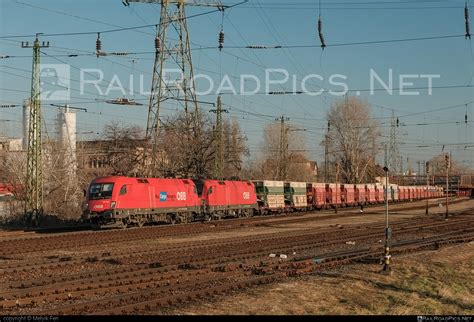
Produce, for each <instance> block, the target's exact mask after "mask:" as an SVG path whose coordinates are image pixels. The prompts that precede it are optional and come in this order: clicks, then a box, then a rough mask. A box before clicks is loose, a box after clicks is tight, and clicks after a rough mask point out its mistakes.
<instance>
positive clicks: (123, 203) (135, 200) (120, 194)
mask: <svg viewBox="0 0 474 322" xmlns="http://www.w3.org/2000/svg"><path fill="white" fill-rule="evenodd" d="M86 197H87V211H86V212H85V214H84V217H85V218H84V219H85V220H86V221H88V222H91V223H93V224H98V225H100V226H107V225H110V226H119V227H127V226H128V225H137V226H143V225H144V224H146V223H160V222H161V223H172V224H174V223H179V222H183V223H188V222H192V221H196V220H208V219H219V218H223V217H229V216H233V217H242V216H246V217H249V216H252V215H253V214H254V213H255V211H257V210H258V208H257V197H256V195H255V188H254V184H253V183H252V182H250V181H216V180H191V179H158V178H128V177H103V178H97V179H95V180H94V181H92V183H91V184H90V186H89V190H88V191H87V196H86Z"/></svg>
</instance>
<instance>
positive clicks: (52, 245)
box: [0, 199, 466, 253]
mask: <svg viewBox="0 0 474 322" xmlns="http://www.w3.org/2000/svg"><path fill="white" fill-rule="evenodd" d="M464 201H466V199H459V200H455V201H453V202H451V204H455V203H460V202H464ZM373 206H378V207H380V205H373ZM407 206H408V207H407ZM424 207H425V205H411V204H400V205H398V207H394V206H392V208H391V211H392V212H396V211H409V210H417V209H424ZM431 207H436V205H434V204H432V205H431ZM369 213H370V212H369ZM369 213H367V214H369ZM308 215H309V214H308ZM354 215H356V214H354V213H340V214H328V215H321V216H317V217H314V216H307V217H306V216H305V217H302V216H301V215H299V216H298V215H296V216H295V215H285V216H276V217H275V216H268V217H254V218H239V219H228V220H222V221H214V222H207V223H192V224H180V225H172V226H169V225H166V226H151V227H142V228H135V229H128V230H103V231H86V232H75V233H63V234H60V235H48V236H41V237H37V236H35V237H24V238H16V239H14V240H3V241H2V240H0V248H1V249H3V250H4V251H5V253H28V252H41V251H49V250H52V249H56V248H59V249H77V248H78V247H82V246H92V245H103V244H105V243H116V242H129V241H138V240H146V239H154V238H163V237H173V236H179V235H191V234H200V233H205V232H213V233H214V232H217V231H221V232H224V231H229V230H235V229H240V228H241V227H242V226H246V227H255V226H261V225H264V224H266V223H273V222H274V223H279V224H290V223H295V222H303V221H314V220H324V219H335V218H346V217H352V216H354Z"/></svg>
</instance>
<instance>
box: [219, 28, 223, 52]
mask: <svg viewBox="0 0 474 322" xmlns="http://www.w3.org/2000/svg"><path fill="white" fill-rule="evenodd" d="M222 48H224V31H222V30H221V32H219V50H222Z"/></svg>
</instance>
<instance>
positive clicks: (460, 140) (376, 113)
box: [0, 0, 474, 171]
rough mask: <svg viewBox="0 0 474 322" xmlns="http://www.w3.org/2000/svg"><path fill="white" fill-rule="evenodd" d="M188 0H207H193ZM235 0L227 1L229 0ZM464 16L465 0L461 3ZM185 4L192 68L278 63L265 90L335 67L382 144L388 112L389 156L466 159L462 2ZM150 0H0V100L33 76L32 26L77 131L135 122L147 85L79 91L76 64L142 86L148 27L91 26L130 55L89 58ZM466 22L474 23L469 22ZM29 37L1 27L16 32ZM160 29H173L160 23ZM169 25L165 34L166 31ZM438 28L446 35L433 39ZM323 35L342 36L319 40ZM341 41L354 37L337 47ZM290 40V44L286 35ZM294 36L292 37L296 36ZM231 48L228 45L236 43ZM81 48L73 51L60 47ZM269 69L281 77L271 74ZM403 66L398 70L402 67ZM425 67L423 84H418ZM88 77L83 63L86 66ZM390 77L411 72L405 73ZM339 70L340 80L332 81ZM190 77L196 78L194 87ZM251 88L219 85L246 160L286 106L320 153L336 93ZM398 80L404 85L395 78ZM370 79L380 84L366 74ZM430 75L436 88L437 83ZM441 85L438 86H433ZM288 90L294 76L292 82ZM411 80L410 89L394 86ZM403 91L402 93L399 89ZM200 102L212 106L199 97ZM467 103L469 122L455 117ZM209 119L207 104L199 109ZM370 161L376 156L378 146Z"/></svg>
mask: <svg viewBox="0 0 474 322" xmlns="http://www.w3.org/2000/svg"><path fill="white" fill-rule="evenodd" d="M200 2H213V1H211V0H204V1H200ZM237 2H238V1H237V0H229V1H227V0H225V1H223V3H224V4H228V5H232V4H235V3H237ZM468 6H469V9H470V12H471V21H472V16H473V15H474V3H473V2H472V1H471V3H469V2H468ZM186 10H187V11H186V13H187V16H190V17H191V16H194V15H196V14H200V13H206V12H210V13H209V14H204V15H200V16H196V17H192V18H189V19H188V29H189V34H190V41H191V47H192V48H193V51H192V61H193V67H194V72H195V74H206V75H209V76H210V77H212V79H213V80H214V82H215V83H216V84H219V82H220V79H221V77H223V75H230V76H229V77H230V79H231V81H232V82H233V85H234V86H235V87H237V88H238V87H239V86H240V83H239V77H240V75H243V74H253V75H255V76H257V77H258V79H259V80H261V81H262V82H263V81H264V80H265V70H268V69H285V70H287V71H288V73H289V75H290V81H288V82H287V83H286V84H283V85H272V86H271V87H270V90H271V91H293V89H292V82H291V79H292V78H291V77H293V75H295V76H294V77H295V78H296V80H297V84H300V83H301V80H302V79H303V78H304V77H305V76H307V75H311V74H317V75H319V76H320V78H322V79H323V80H322V81H321V80H319V79H316V78H311V79H310V80H308V82H307V89H308V90H309V91H311V92H317V91H319V89H320V88H321V87H323V88H326V89H334V90H336V91H337V90H341V87H340V86H333V85H331V84H330V81H329V78H330V76H331V75H333V74H341V75H344V76H345V77H346V79H345V83H347V86H348V88H349V90H350V92H349V95H356V96H359V97H360V98H361V99H363V100H366V101H367V102H368V103H369V104H370V105H371V108H372V116H373V117H374V118H377V119H378V120H379V121H380V123H381V124H380V125H381V131H382V135H381V138H380V139H381V142H387V141H388V137H389V134H390V117H391V115H392V111H393V113H394V114H395V115H396V116H397V117H398V118H399V121H400V126H399V128H397V135H398V141H399V143H400V145H399V150H400V154H401V155H402V156H403V159H404V166H405V167H406V164H407V160H408V162H409V164H410V165H411V167H412V168H413V169H414V170H415V171H417V162H418V161H425V160H429V159H430V158H431V157H432V156H434V155H437V154H439V153H441V152H451V153H452V155H453V157H454V159H455V160H456V161H458V162H462V163H463V164H464V165H466V166H471V167H472V164H473V161H474V113H473V110H474V103H473V101H474V88H473V87H472V85H473V84H474V82H473V80H474V79H473V76H474V50H473V44H472V40H469V39H465V38H464V36H463V35H464V34H465V25H464V1H458V0H427V1H411V0H406V1H384V2H382V1H378V2H375V1H373V2H372V1H362V0H353V1H351V0H344V1H336V2H335V1H327V0H326V1H321V3H320V2H319V1H310V0H299V1H295V2H293V1H288V0H286V1H285V0H268V1H267V0H250V1H249V2H248V3H244V4H241V5H238V6H236V7H233V8H231V9H228V10H226V11H225V12H224V17H223V18H222V14H221V13H220V12H212V11H214V9H213V8H209V7H187V9H186ZM159 12H160V5H159V4H149V3H132V4H130V6H128V7H125V6H124V5H123V4H122V2H121V0H103V1H94V0H83V1H72V0H43V1H34V0H1V1H0V57H3V56H7V55H8V56H11V57H10V58H0V104H21V102H22V101H23V100H24V99H25V98H27V97H28V96H29V92H30V87H31V65H32V58H31V56H32V49H31V48H28V49H27V48H21V42H22V41H28V42H29V44H30V45H31V44H32V42H33V41H34V36H33V35H34V34H35V33H38V32H41V33H44V34H45V35H44V36H40V41H49V43H50V46H49V48H43V49H42V55H41V63H42V64H67V65H70V76H69V78H70V88H71V99H70V100H69V101H67V103H69V104H70V105H72V106H75V107H82V108H87V112H77V124H78V125H77V126H78V129H77V132H78V137H79V139H90V138H93V137H96V136H97V134H96V133H100V132H101V130H102V128H103V126H104V125H105V124H107V123H109V122H111V121H117V122H123V123H124V124H136V125H139V126H141V127H146V118H147V109H148V107H147V104H148V103H147V100H148V96H147V95H145V94H144V95H140V93H135V94H130V93H126V95H123V94H122V93H121V92H120V91H110V92H109V93H108V95H106V96H104V95H102V96H101V95H100V94H98V93H97V91H96V90H95V88H94V87H93V86H92V85H90V84H88V85H85V87H84V91H85V92H84V93H82V94H81V93H80V72H79V70H81V69H82V70H84V69H100V70H101V71H103V73H104V82H103V83H101V89H102V90H103V91H105V89H106V88H107V86H108V85H109V82H107V81H110V80H112V79H113V77H114V75H116V76H115V77H117V78H118V79H119V80H120V82H121V83H122V84H123V85H125V86H128V84H129V77H130V75H133V76H134V90H135V91H138V88H139V86H140V84H139V81H138V80H139V75H143V82H142V83H143V87H144V90H145V91H149V88H150V86H151V85H150V84H151V80H150V79H151V78H150V75H151V74H152V71H153V64H154V54H153V51H154V37H155V33H156V29H155V27H154V26H150V27H146V28H139V29H133V30H127V31H120V32H113V33H102V34H101V40H102V50H103V51H106V52H127V53H141V54H129V55H127V56H107V57H100V58H97V57H96V56H95V55H93V53H94V51H95V41H96V38H97V35H96V33H97V32H100V31H106V30H110V29H117V28H120V27H134V26H143V25H154V24H158V23H159ZM319 16H320V17H321V20H322V22H323V34H324V38H325V42H326V44H328V47H326V48H325V49H324V50H322V49H321V47H320V40H319V37H318V31H317V20H318V17H319ZM221 27H222V29H223V31H224V33H225V42H224V49H223V50H222V51H219V50H218V49H217V45H218V34H219V31H220V30H221ZM471 30H474V27H471ZM76 32H91V34H83V35H74V36H71V35H67V36H60V35H57V36H48V35H47V34H58V33H76ZM22 35H26V36H27V37H11V36H22ZM171 35H172V34H171ZM172 36H174V35H172ZM440 36H456V37H449V38H436V37H440ZM431 37H434V38H435V39H426V40H416V41H403V42H382V43H380V42H378V43H373V44H354V43H360V42H371V41H381V40H395V39H412V38H431ZM334 44H346V45H344V46H343V45H339V46H330V45H334ZM347 44H352V45H347ZM248 45H255V46H283V47H285V46H290V47H292V46H293V47H292V48H276V49H275V48H274V49H248V48H242V47H245V46H248ZM294 46H296V47H294ZM298 46H299V47H298ZM235 47H238V48H235ZM69 54H79V55H80V56H78V57H67V55H69ZM371 71H372V73H375V74H377V75H378V76H379V78H380V79H381V80H382V81H383V82H385V83H388V82H389V75H390V73H391V75H392V80H393V87H394V88H397V89H396V90H393V91H392V93H389V92H387V91H383V90H380V91H375V92H374V93H370V91H367V89H370V87H371V84H370V79H371V78H370V75H371ZM272 75H273V76H274V77H275V79H276V78H280V77H282V75H278V74H272ZM406 75H408V76H406ZM420 75H435V76H432V77H433V78H432V82H433V86H434V88H433V89H432V92H431V93H429V91H428V90H427V89H421V90H418V89H414V88H417V87H421V88H426V87H427V86H428V79H427V78H426V76H424V77H423V76H422V77H420ZM89 76H91V77H92V76H94V75H93V72H90V73H85V74H84V78H86V79H89V78H90V77H89ZM400 79H401V81H402V82H403V81H405V82H412V83H413V84H408V85H407V84H403V86H404V89H405V92H403V91H400V90H399V89H398V88H399V87H400ZM340 80H341V79H338V81H340ZM206 86H207V83H206V81H204V83H200V82H198V84H197V87H198V89H199V88H205V87H206ZM262 86H263V88H262V89H261V90H260V91H259V93H258V94H256V95H233V94H229V93H228V92H229V91H227V92H225V91H224V92H225V93H224V94H223V95H222V101H223V104H224V107H225V108H226V109H228V111H229V114H226V116H225V117H228V118H235V119H236V120H238V121H239V122H240V124H241V127H242V130H243V132H244V133H245V135H246V136H247V138H248V144H249V148H250V153H251V155H250V159H255V158H257V157H258V153H259V151H260V150H261V143H262V137H263V128H264V126H265V125H266V124H269V123H271V122H276V121H275V118H277V117H279V116H281V115H285V116H286V117H288V118H289V119H290V120H289V123H291V124H292V125H293V126H295V127H298V128H300V129H305V130H306V131H305V132H302V133H303V135H305V137H306V148H307V150H308V154H309V157H310V158H311V159H314V160H316V161H318V163H322V160H323V157H324V148H323V147H322V146H321V145H320V142H321V140H322V138H323V136H324V133H325V129H326V121H325V119H326V114H327V111H328V110H329V108H330V106H331V104H332V103H334V102H335V101H336V100H340V99H341V96H336V95H331V94H328V93H325V94H324V95H317V96H311V95H304V94H299V95H289V94H287V95H266V91H265V88H264V85H263V84H262ZM403 86H402V87H403ZM374 87H375V88H378V89H383V84H382V83H380V82H377V81H375V83H374ZM437 87H438V88H437ZM439 87H441V88H439ZM297 90H300V88H297ZM406 92H410V93H412V92H419V95H405V94H406ZM402 94H403V95H402ZM118 97H127V98H134V99H136V101H137V102H141V103H143V104H144V105H143V106H119V105H111V104H107V103H105V102H104V100H105V99H114V98H118ZM198 99H199V100H200V101H203V102H215V100H216V96H215V95H214V93H211V94H209V95H200V96H199V97H198ZM50 103H57V104H63V103H66V101H65V100H62V99H58V100H56V101H54V102H49V101H48V102H43V113H44V117H45V122H46V126H47V131H46V132H47V134H46V135H48V136H50V137H54V135H55V128H54V120H55V115H56V113H57V109H56V108H55V107H53V106H51V105H50ZM200 106H201V108H202V109H203V110H204V111H205V112H208V111H209V110H210V109H212V108H213V107H212V106H210V105H208V104H201V105H200ZM180 109H182V106H181V104H180V103H179V102H176V101H174V102H173V101H167V102H166V105H165V109H163V110H162V111H161V112H160V114H161V115H162V117H163V118H166V117H167V116H170V115H173V114H174V113H176V111H177V110H180ZM466 113H467V117H468V123H467V124H466V123H465V122H464V120H465V114H466ZM21 115H22V111H21V107H11V108H0V135H2V134H3V135H6V136H10V137H20V136H21ZM210 116H211V117H214V114H210ZM379 160H380V161H381V160H383V153H381V154H380V156H379Z"/></svg>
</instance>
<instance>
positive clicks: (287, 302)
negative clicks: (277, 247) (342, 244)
mask: <svg viewBox="0 0 474 322" xmlns="http://www.w3.org/2000/svg"><path fill="white" fill-rule="evenodd" d="M392 266H393V271H392V274H391V275H382V274H379V271H380V268H381V266H380V265H377V264H354V265H350V266H345V267H342V268H339V269H337V270H333V271H329V272H325V273H319V274H315V275H311V276H305V277H300V278H295V279H294V280H290V281H288V282H284V283H278V284H273V285H267V286H263V287H259V288H252V289H249V290H247V292H246V293H237V294H234V295H229V296H226V297H221V298H220V299H214V300H212V301H209V302H207V303H202V302H201V303H199V304H194V305H192V306H187V307H183V308H177V309H175V310H173V311H171V312H168V313H169V314H183V315H188V314H203V315H207V314H212V315H215V314H226V315H227V314H245V315H249V314H250V315H267V314H274V315H277V314H282V315H286V314H290V315H295V314H306V315H309V314H322V315H334V314H336V315H338V314H350V315H354V314H387V315H403V314H410V315H428V314H443V315H451V314H463V315H464V314H468V315H472V314H474V288H473V285H474V243H473V242H471V243H470V244H465V245H457V246H450V247H446V248H443V249H441V250H438V251H428V252H424V253H418V254H411V255H405V256H403V257H398V258H394V262H393V265H392Z"/></svg>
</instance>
